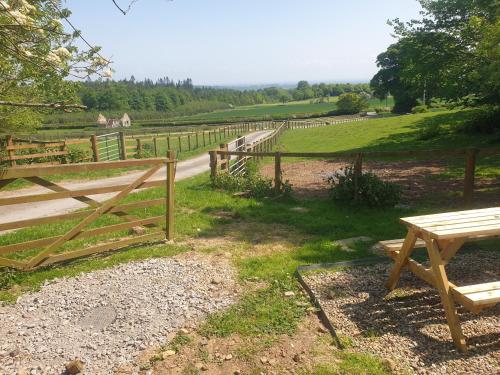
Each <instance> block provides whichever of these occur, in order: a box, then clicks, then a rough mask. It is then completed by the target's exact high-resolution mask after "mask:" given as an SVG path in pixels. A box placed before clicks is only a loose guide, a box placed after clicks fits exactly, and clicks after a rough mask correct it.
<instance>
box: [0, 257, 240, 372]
mask: <svg viewBox="0 0 500 375" xmlns="http://www.w3.org/2000/svg"><path fill="white" fill-rule="evenodd" d="M233 277H234V274H233V270H232V269H231V268H230V267H229V266H227V265H225V264H221V262H217V263H213V262H211V263H209V262H207V261H203V260H181V259H179V260H176V259H172V258H169V259H150V260H147V261H143V262H134V263H128V264H124V265H120V266H118V267H114V268H111V269H106V270H100V271H96V272H91V273H87V274H82V275H80V276H77V277H74V278H64V279H59V280H54V281H52V282H50V283H47V284H46V285H44V286H43V287H42V289H41V290H40V291H38V292H35V293H31V294H26V295H24V296H22V297H20V298H19V300H18V301H17V303H16V304H15V305H13V306H4V307H0V337H1V342H0V374H16V373H17V371H22V370H25V371H27V372H26V373H28V374H61V373H63V370H64V365H65V363H67V362H68V361H70V360H73V359H76V358H78V359H80V360H82V361H83V362H84V363H85V370H84V372H83V373H84V374H92V375H99V374H103V375H104V374H106V375H107V374H111V373H112V372H113V369H115V368H116V367H118V366H120V365H121V364H124V363H127V362H130V361H132V360H133V359H134V358H135V357H136V356H137V354H138V352H139V351H141V350H143V349H146V348H147V347H150V346H158V345H163V344H166V336H167V334H169V333H171V332H173V331H175V330H177V329H179V328H181V327H183V325H185V324H192V322H193V320H196V319H199V318H202V317H204V316H206V315H207V314H209V313H212V312H215V311H217V310H220V309H223V308H226V307H227V306H229V305H230V304H231V303H233V302H234V299H235V295H234V280H233Z"/></svg>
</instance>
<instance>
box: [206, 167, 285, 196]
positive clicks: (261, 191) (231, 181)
mask: <svg viewBox="0 0 500 375" xmlns="http://www.w3.org/2000/svg"><path fill="white" fill-rule="evenodd" d="M212 184H213V187H214V188H217V189H222V190H226V191H232V192H246V193H248V196H250V197H254V198H263V197H267V196H272V195H275V194H276V191H275V189H274V187H273V181H272V180H271V179H270V178H263V177H262V176H260V175H259V172H258V165H257V164H256V163H252V162H247V165H246V169H245V173H244V174H242V175H240V176H233V175H231V174H229V173H221V174H219V175H217V177H216V178H214V179H213V180H212ZM280 191H281V193H282V195H284V196H289V195H290V194H291V191H292V186H291V185H290V183H289V182H288V181H285V182H284V183H282V186H281V189H280Z"/></svg>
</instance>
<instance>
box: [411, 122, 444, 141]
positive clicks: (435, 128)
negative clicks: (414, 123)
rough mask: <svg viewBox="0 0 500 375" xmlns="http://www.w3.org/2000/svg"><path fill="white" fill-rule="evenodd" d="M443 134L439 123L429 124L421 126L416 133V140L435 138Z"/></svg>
mask: <svg viewBox="0 0 500 375" xmlns="http://www.w3.org/2000/svg"><path fill="white" fill-rule="evenodd" d="M441 134H443V130H442V129H441V127H440V126H439V124H431V125H429V126H426V127H425V128H422V129H420V130H419V131H418V133H417V140H419V141H428V140H429V139H433V138H436V137H438V136H440V135H441Z"/></svg>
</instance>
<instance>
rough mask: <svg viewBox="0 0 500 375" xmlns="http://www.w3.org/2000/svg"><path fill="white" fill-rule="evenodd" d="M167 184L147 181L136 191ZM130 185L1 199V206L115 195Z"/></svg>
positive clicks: (162, 181) (159, 181) (160, 181)
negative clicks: (107, 194)
mask: <svg viewBox="0 0 500 375" xmlns="http://www.w3.org/2000/svg"><path fill="white" fill-rule="evenodd" d="M164 184H165V180H155V181H146V182H143V183H142V184H140V185H139V186H138V187H137V188H136V189H137V190H139V189H146V188H150V187H158V186H163V185H164ZM127 186H128V185H110V186H103V187H97V188H89V189H81V190H72V191H61V192H57V193H43V194H34V195H26V196H19V197H10V198H0V206H7V205H14V204H23V203H32V202H43V201H49V200H55V199H64V198H75V197H82V196H87V195H99V194H105V193H113V192H116V191H120V190H122V189H124V188H125V187H127Z"/></svg>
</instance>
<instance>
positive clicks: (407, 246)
mask: <svg viewBox="0 0 500 375" xmlns="http://www.w3.org/2000/svg"><path fill="white" fill-rule="evenodd" d="M416 241H417V236H416V233H415V231H413V229H411V228H409V229H408V234H407V235H406V238H405V240H404V243H403V246H402V247H401V251H400V253H399V256H398V257H397V259H396V261H395V264H394V267H393V268H392V270H391V273H390V275H389V279H388V280H387V288H388V289H389V290H393V289H394V288H395V287H396V285H397V283H398V281H399V277H400V275H401V271H402V270H403V267H404V266H406V264H407V263H408V257H409V256H410V255H411V253H412V252H413V249H414V247H415V242H416Z"/></svg>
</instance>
